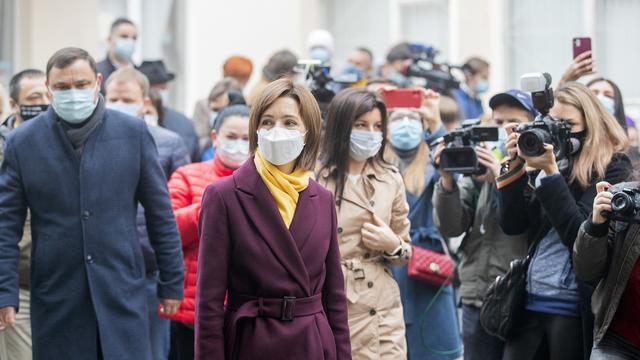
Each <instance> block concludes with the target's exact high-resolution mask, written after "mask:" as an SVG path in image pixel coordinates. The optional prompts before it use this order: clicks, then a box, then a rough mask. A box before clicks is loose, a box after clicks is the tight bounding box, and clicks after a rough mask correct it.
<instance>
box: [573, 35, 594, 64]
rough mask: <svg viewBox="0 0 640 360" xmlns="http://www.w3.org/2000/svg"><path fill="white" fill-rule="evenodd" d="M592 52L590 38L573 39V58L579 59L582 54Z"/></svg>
mask: <svg viewBox="0 0 640 360" xmlns="http://www.w3.org/2000/svg"><path fill="white" fill-rule="evenodd" d="M589 50H591V38H590V37H577V38H573V58H574V59H575V58H577V57H578V56H579V55H580V54H582V53H584V52H587V51H589Z"/></svg>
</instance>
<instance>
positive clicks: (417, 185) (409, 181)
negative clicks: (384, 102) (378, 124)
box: [384, 109, 431, 196]
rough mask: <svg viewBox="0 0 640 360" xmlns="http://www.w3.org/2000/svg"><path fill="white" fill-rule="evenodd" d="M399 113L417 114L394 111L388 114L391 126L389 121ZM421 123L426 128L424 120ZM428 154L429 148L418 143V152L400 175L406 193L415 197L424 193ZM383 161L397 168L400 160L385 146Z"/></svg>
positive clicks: (408, 111)
mask: <svg viewBox="0 0 640 360" xmlns="http://www.w3.org/2000/svg"><path fill="white" fill-rule="evenodd" d="M399 113H400V114H406V113H417V112H415V111H413V110H409V109H398V110H394V111H392V112H390V113H389V121H388V123H389V124H391V119H392V118H394V115H396V114H399ZM421 121H422V127H423V128H426V124H425V122H424V120H421ZM430 154H431V152H430V151H429V146H428V145H427V143H426V142H424V141H420V144H419V145H418V150H417V151H416V156H415V157H414V158H413V160H412V161H411V164H409V166H407V168H406V169H405V170H404V173H403V174H402V179H403V180H404V186H405V188H406V189H407V191H409V192H410V193H412V194H414V195H416V196H420V195H421V194H422V192H423V191H424V185H425V184H424V181H425V174H426V170H427V165H428V164H429V161H430V160H429V157H430ZM384 159H385V160H386V161H388V162H390V163H391V164H394V165H396V166H398V164H399V163H400V158H399V157H398V155H397V154H396V153H395V151H393V149H392V147H391V146H387V148H386V149H385V152H384Z"/></svg>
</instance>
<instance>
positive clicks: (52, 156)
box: [0, 107, 183, 360]
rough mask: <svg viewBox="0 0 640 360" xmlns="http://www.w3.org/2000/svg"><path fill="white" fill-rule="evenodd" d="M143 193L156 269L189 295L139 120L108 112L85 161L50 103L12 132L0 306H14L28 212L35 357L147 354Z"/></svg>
mask: <svg viewBox="0 0 640 360" xmlns="http://www.w3.org/2000/svg"><path fill="white" fill-rule="evenodd" d="M138 202H140V203H142V205H143V206H144V207H145V208H146V209H147V212H146V220H147V223H148V224H149V237H150V239H151V244H152V245H153V247H154V249H155V251H156V255H157V259H158V265H159V268H160V283H159V284H158V296H159V297H160V298H172V299H180V298H182V283H183V265H182V251H181V245H180V239H179V235H178V231H177V228H176V224H175V220H174V217H173V211H172V210H171V203H170V200H169V194H168V190H167V186H166V183H165V176H164V174H163V172H162V169H161V168H160V165H159V163H158V160H157V151H156V148H155V144H154V142H153V139H152V137H151V135H150V134H149V131H148V130H147V126H146V124H145V123H144V122H143V121H140V120H138V119H135V118H132V117H130V116H128V115H125V114H122V113H119V112H116V111H112V110H108V109H107V110H106V111H105V115H104V118H103V121H102V123H101V124H100V125H98V127H97V128H96V130H95V131H94V132H93V134H91V136H90V137H89V139H88V140H87V142H86V144H85V146H84V150H83V154H82V156H81V158H78V157H77V156H76V155H75V153H74V151H73V149H72V146H71V142H70V141H69V139H68V137H67V135H66V134H65V132H64V130H63V128H62V125H61V124H60V122H59V120H58V117H57V115H56V114H55V112H54V111H53V108H52V107H49V110H47V111H46V112H45V113H43V114H41V115H39V116H38V117H36V118H35V119H33V120H31V121H29V122H27V123H25V124H23V125H22V126H20V127H19V128H18V129H16V130H15V131H13V132H12V133H11V134H10V135H9V137H8V139H7V145H6V151H5V159H4V162H3V164H2V167H1V168H0V307H5V306H14V307H16V308H17V306H18V273H17V270H18V256H19V254H18V245H17V244H18V241H19V240H20V238H21V236H22V228H23V223H24V219H25V214H26V211H27V207H28V208H30V210H31V217H32V220H31V221H32V223H31V229H32V233H33V248H32V258H31V261H32V262H31V324H32V329H33V330H32V331H33V334H32V336H33V356H34V359H36V360H37V359H52V358H57V359H61V358H64V359H91V358H95V357H96V354H97V351H98V350H97V346H98V336H99V337H100V344H101V348H102V353H103V354H104V358H105V359H136V360H138V359H151V354H150V345H149V336H148V324H147V322H148V312H147V298H146V297H147V295H146V291H145V273H144V264H143V260H142V252H141V249H140V244H139V242H138V236H137V233H136V209H137V205H138Z"/></svg>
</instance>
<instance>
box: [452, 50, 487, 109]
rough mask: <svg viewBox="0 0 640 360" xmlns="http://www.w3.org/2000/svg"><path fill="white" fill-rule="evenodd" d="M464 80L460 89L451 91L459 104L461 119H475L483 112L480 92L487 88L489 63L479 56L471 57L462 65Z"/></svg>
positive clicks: (485, 90)
mask: <svg viewBox="0 0 640 360" xmlns="http://www.w3.org/2000/svg"><path fill="white" fill-rule="evenodd" d="M462 71H463V72H464V82H463V83H461V84H460V89H455V90H453V91H452V92H451V94H452V95H453V97H454V98H455V99H456V102H457V103H458V105H459V106H460V111H461V112H462V118H463V119H475V118H479V117H480V116H482V114H484V109H483V108H482V102H481V101H480V98H479V96H480V94H482V93H485V92H487V91H488V90H489V63H488V62H487V61H486V60H483V59H481V58H479V57H472V58H470V59H469V60H467V61H466V62H465V63H464V64H463V65H462Z"/></svg>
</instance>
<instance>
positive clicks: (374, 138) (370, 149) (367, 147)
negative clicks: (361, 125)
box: [349, 130, 382, 161]
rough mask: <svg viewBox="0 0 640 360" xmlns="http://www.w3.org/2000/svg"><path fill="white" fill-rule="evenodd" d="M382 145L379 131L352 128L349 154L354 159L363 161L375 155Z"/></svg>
mask: <svg viewBox="0 0 640 360" xmlns="http://www.w3.org/2000/svg"><path fill="white" fill-rule="evenodd" d="M381 147H382V132H381V131H362V130H352V131H351V141H350V144H349V155H351V158H352V159H354V160H356V161H365V160H367V159H368V158H370V157H373V156H375V155H376V154H377V153H378V151H380V148H381Z"/></svg>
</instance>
